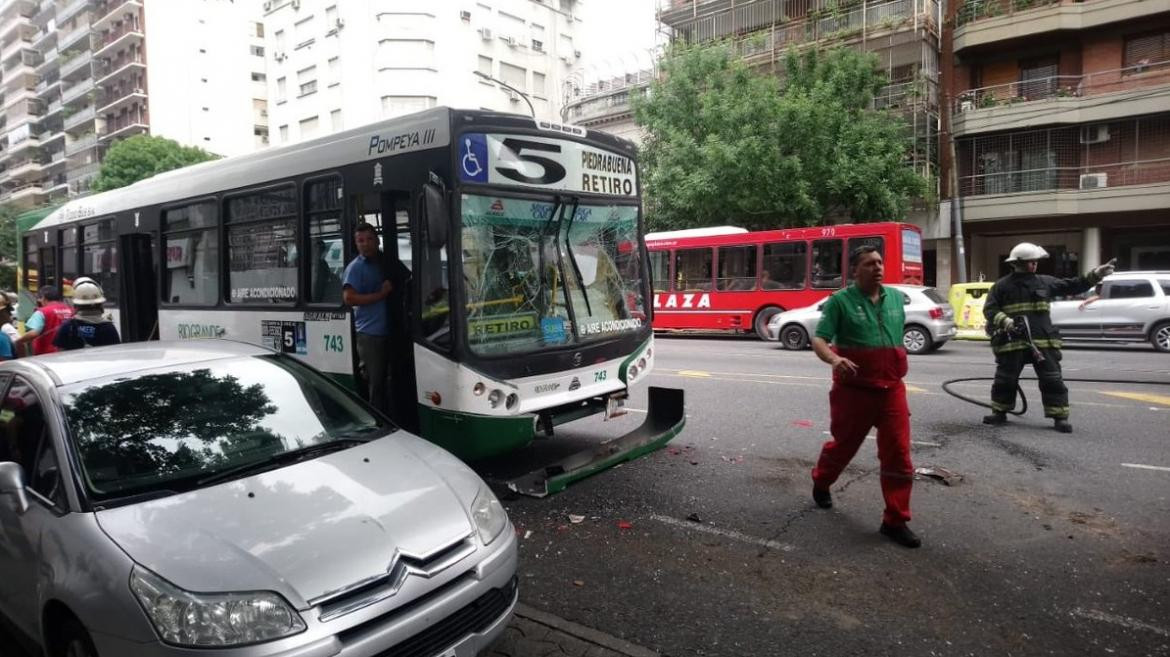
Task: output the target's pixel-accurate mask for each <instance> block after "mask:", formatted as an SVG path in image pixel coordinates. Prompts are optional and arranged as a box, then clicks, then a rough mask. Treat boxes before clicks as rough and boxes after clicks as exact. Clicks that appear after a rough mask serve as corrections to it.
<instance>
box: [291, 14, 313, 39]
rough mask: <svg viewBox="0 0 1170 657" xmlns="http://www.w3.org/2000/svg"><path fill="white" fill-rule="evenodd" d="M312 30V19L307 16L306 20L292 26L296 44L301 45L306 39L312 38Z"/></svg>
mask: <svg viewBox="0 0 1170 657" xmlns="http://www.w3.org/2000/svg"><path fill="white" fill-rule="evenodd" d="M312 30H313V17H312V16H309V17H307V18H303V19H301V20H299V21H297V22H296V23H295V24H294V25H293V31H294V32H295V33H296V35H297V36H296V39H297V43H301V42H303V41H306V40H308V39H311V38H313V35H312Z"/></svg>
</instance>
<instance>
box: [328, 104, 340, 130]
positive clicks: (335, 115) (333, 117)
mask: <svg viewBox="0 0 1170 657" xmlns="http://www.w3.org/2000/svg"><path fill="white" fill-rule="evenodd" d="M329 127H330V129H331V130H333V132H337V131H338V130H341V110H339V109H335V110H333V111H332V112H330V113H329Z"/></svg>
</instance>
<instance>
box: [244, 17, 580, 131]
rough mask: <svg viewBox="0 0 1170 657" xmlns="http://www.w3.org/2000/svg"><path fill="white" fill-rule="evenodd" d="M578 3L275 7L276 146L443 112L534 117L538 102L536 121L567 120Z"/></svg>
mask: <svg viewBox="0 0 1170 657" xmlns="http://www.w3.org/2000/svg"><path fill="white" fill-rule="evenodd" d="M577 4H578V3H577V0H478V1H476V0H458V1H452V2H434V1H433V0H398V1H396V2H393V3H387V2H380V1H378V0H345V2H342V1H341V0H265V2H264V3H263V6H264V10H265V12H264V31H265V37H266V45H265V48H266V51H267V52H266V57H267V60H268V90H269V126H270V127H271V129H272V138H273V140H274V142H275V143H290V142H296V141H300V140H302V139H308V138H310V137H313V136H315V135H321V134H327V133H330V132H333V131H336V130H340V129H342V128H345V127H353V126H356V125H362V124H366V123H371V122H374V121H377V120H380V119H383V118H386V117H391V116H398V115H402V114H408V113H411V112H415V111H418V110H421V109H425V108H428V107H434V106H437V105H448V106H453V107H465V108H472V109H489V110H497V111H504V112H514V113H519V114H528V113H529V112H530V109H529V105H528V103H529V102H531V104H532V109H531V111H532V112H534V113H535V115H536V117H538V118H540V119H543V120H559V112H560V106H561V100H560V94H559V90H560V88H561V85H562V83H563V80H564V79H565V77H566V76H567V75H568V74H569V73H570V72H571V71H572V70H573V67H574V66H575V64H576V62H577V61H578V60H579V59H580V57H581V52H580V50H579V46H578V44H577V43H576V40H577V34H578V31H579V28H580V24H581V18H580V17H579V16H577V14H576V13H575V9H576V6H577ZM477 74H482V75H483V76H486V77H481V76H480V75H477ZM488 78H492V79H488ZM501 83H502V84H501ZM509 87H510V88H511V89H509ZM513 90H515V91H513ZM525 97H526V98H527V101H526V100H525Z"/></svg>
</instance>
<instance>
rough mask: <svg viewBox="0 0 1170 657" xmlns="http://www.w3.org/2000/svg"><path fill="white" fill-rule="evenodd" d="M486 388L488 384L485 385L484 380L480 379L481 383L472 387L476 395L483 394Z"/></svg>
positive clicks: (472, 392)
mask: <svg viewBox="0 0 1170 657" xmlns="http://www.w3.org/2000/svg"><path fill="white" fill-rule="evenodd" d="M485 390H487V386H485V385H484V384H483V381H480V382H479V383H477V384H475V386H474V387H473V388H472V389H471V394H473V395H475V396H476V397H479V396H480V395H482V394H483V393H484V391H485Z"/></svg>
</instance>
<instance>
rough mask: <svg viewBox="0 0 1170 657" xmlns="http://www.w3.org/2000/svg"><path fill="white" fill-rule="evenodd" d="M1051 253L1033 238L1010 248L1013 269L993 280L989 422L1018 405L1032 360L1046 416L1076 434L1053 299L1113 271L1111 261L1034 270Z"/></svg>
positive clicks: (988, 308)
mask: <svg viewBox="0 0 1170 657" xmlns="http://www.w3.org/2000/svg"><path fill="white" fill-rule="evenodd" d="M1047 257H1048V252H1047V251H1045V250H1044V249H1043V248H1041V247H1039V246H1037V245H1035V244H1031V243H1029V242H1021V243H1019V244H1017V245H1016V246H1015V248H1013V249H1012V252H1011V254H1010V255H1009V256H1008V259H1007V260H1006V262H1007V263H1008V264H1010V265H1011V266H1012V269H1013V271H1012V273H1010V274H1008V275H1007V276H1004V277H1003V278H1001V279H999V280H998V281H996V282H995V285H994V286H992V288H991V293H990V294H988V295H987V303H986V304H985V305H984V306H983V315H984V316H985V317H986V318H987V330H988V331H993V333H992V336H991V350H992V351H993V352H994V353H995V366H996V367H995V382H994V383H993V384H992V385H991V410H992V413H991V415H988V416H986V417H984V418H983V422H984V423H985V424H1004V423H1005V422H1007V412H1008V411H1009V410H1011V409H1012V408H1014V407H1015V404H1016V388H1017V387H1018V385H1019V379H1020V370H1022V369H1024V365H1026V364H1027V363H1031V364H1032V367H1033V368H1034V369H1035V370H1036V377H1037V378H1038V379H1039V383H1040V397H1041V399H1042V402H1043V404H1044V416H1045V417H1050V418H1052V420H1053V422H1054V426H1055V428H1056V430H1057V431H1060V432H1061V433H1072V425H1071V424H1069V422H1068V410H1069V409H1068V388H1066V387H1065V385H1064V381H1063V379H1061V376H1060V357H1061V355H1060V348H1061V342H1060V331H1058V330H1057V329H1056V327H1055V326H1053V325H1052V319H1051V318H1050V317H1049V314H1048V307H1049V303H1051V302H1052V300H1053V299H1054V298H1055V297H1060V296H1068V295H1073V294H1080V293H1081V292H1084V291H1086V290H1088V289H1089V288H1091V287H1093V286H1094V285H1096V284H1097V282H1098V281H1100V280H1101V279H1102V278H1104V277H1106V276H1108V275H1109V274H1112V273H1113V261H1112V260H1110V261H1109V262H1108V263H1106V264H1104V265H1101V266H1100V267H1097V268H1096V269H1094V270H1093V271H1091V272H1089V274H1088V275H1086V276H1079V277H1077V278H1055V277H1053V276H1044V275H1040V274H1037V273H1036V266H1037V265H1038V264H1039V261H1040V259H1042V258H1047Z"/></svg>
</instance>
